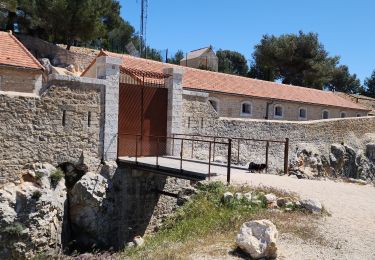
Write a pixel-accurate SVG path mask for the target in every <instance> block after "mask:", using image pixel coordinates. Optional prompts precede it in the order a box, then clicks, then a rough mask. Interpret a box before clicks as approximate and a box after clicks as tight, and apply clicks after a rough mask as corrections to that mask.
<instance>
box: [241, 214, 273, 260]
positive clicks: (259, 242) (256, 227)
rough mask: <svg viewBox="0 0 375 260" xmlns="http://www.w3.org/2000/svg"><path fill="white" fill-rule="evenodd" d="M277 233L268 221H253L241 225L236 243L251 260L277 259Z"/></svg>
mask: <svg viewBox="0 0 375 260" xmlns="http://www.w3.org/2000/svg"><path fill="white" fill-rule="evenodd" d="M277 238H278V231H277V229H276V226H275V225H274V224H273V223H272V222H271V221H269V220H266V219H263V220H255V221H250V222H246V223H244V224H242V226H241V229H240V232H239V233H238V235H237V239H236V243H237V245H238V247H239V248H241V249H242V250H243V251H244V252H246V253H248V254H249V255H250V256H251V258H252V259H261V258H266V259H274V258H276V257H277V246H276V240H277Z"/></svg>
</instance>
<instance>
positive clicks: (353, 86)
mask: <svg viewBox="0 0 375 260" xmlns="http://www.w3.org/2000/svg"><path fill="white" fill-rule="evenodd" d="M327 88H328V89H330V90H336V91H341V92H345V93H351V94H358V93H361V92H363V87H362V86H361V81H360V80H359V79H358V78H357V75H356V74H350V72H349V68H348V66H346V65H341V66H338V67H337V68H335V69H334V71H333V73H332V79H331V80H330V82H329V83H328V84H327Z"/></svg>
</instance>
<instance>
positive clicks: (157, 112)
mask: <svg viewBox="0 0 375 260" xmlns="http://www.w3.org/2000/svg"><path fill="white" fill-rule="evenodd" d="M167 77H169V75H166V74H163V73H155V72H146V71H140V70H134V69H126V68H121V76H120V94H119V128H118V129H119V130H118V133H119V138H118V156H156V155H164V154H165V153H166V139H165V137H166V136H167V109H168V89H167V88H166V87H165V79H166V78H167ZM161 137H164V138H161Z"/></svg>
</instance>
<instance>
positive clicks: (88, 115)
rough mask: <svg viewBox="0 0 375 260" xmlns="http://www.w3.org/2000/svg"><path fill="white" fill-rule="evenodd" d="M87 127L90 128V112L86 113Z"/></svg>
mask: <svg viewBox="0 0 375 260" xmlns="http://www.w3.org/2000/svg"><path fill="white" fill-rule="evenodd" d="M87 126H88V127H91V112H90V111H89V112H88V113H87Z"/></svg>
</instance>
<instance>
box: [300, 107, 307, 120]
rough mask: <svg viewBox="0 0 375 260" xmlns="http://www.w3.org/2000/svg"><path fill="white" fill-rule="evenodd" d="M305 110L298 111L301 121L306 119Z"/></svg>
mask: <svg viewBox="0 0 375 260" xmlns="http://www.w3.org/2000/svg"><path fill="white" fill-rule="evenodd" d="M306 114H307V113H306V109H304V108H301V109H300V110H299V118H301V119H305V118H306Z"/></svg>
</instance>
